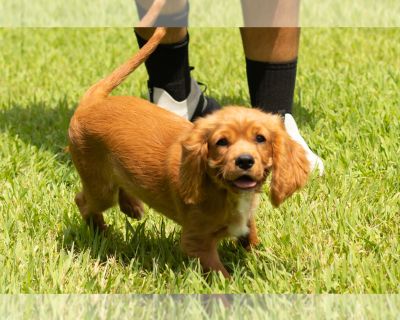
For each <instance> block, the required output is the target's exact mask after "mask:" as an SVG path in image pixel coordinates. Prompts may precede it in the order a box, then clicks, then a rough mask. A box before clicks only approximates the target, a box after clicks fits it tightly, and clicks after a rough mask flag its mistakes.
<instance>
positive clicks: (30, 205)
mask: <svg viewBox="0 0 400 320" xmlns="http://www.w3.org/2000/svg"><path fill="white" fill-rule="evenodd" d="M0 48H1V50H0V70H1V73H0V75H1V76H0V293H399V292H400V290H399V289H400V286H399V283H400V282H399V281H400V243H399V235H400V209H399V208H400V178H399V176H400V172H399V162H400V161H399V152H400V142H399V138H400V108H399V107H400V29H328V28H326V29H304V30H303V31H302V41H301V52H300V60H299V69H298V70H299V72H298V81H297V88H296V98H295V104H296V105H295V118H296V119H297V122H298V125H299V127H300V130H301V132H302V134H303V136H304V137H305V139H306V141H308V142H309V144H310V146H311V147H312V149H313V150H314V151H316V153H317V154H319V155H320V156H321V157H322V158H323V159H324V160H325V161H324V163H325V167H326V175H325V176H324V177H322V178H319V177H313V178H312V179H311V180H310V182H309V183H308V185H307V186H306V187H305V188H304V189H303V190H301V191H300V192H298V193H297V194H295V195H294V196H293V197H291V198H289V199H288V200H287V201H286V202H285V204H283V205H282V206H281V207H280V208H278V209H274V208H273V207H272V206H271V204H270V203H269V200H268V186H266V188H265V194H264V195H263V200H262V203H261V206H260V208H259V210H258V212H257V225H258V229H259V236H260V238H261V243H260V245H259V246H258V247H257V248H256V249H255V250H254V251H253V252H251V253H247V252H245V251H244V250H242V249H240V248H239V247H237V246H236V244H235V242H234V241H231V240H227V241H225V242H223V243H222V244H221V246H220V254H221V258H222V260H223V262H224V264H225V265H226V266H227V267H228V268H229V269H230V270H231V273H232V275H233V277H232V280H231V281H226V280H224V279H223V278H221V277H219V276H218V275H216V274H212V275H210V276H209V277H204V276H203V275H202V273H201V268H200V266H199V263H198V262H197V261H196V260H192V259H189V258H187V257H186V256H185V255H184V254H183V253H181V251H180V249H179V234H180V229H179V227H178V226H176V225H175V224H174V223H172V222H170V221H168V220H167V219H166V218H163V217H161V216H160V215H159V214H158V213H156V212H153V211H152V210H147V215H146V217H145V218H144V219H143V220H142V221H132V220H126V218H125V215H123V214H122V213H120V212H119V211H118V210H117V209H113V210H110V211H109V212H107V214H106V219H107V221H108V223H109V224H110V225H111V226H112V227H111V229H110V231H109V232H108V233H107V234H106V235H99V234H97V233H95V232H93V230H91V229H90V228H88V227H87V226H86V225H84V224H83V223H82V221H81V217H80V215H79V213H78V210H77V208H76V206H75V205H74V203H73V198H74V195H75V193H76V192H77V191H78V190H79V189H80V183H79V179H78V175H77V173H76V172H75V170H74V168H73V166H72V163H71V160H70V158H69V155H68V154H66V153H65V152H64V151H63V150H64V147H65V146H66V143H67V142H66V133H67V128H68V123H69V119H70V117H71V115H72V114H73V112H74V109H75V107H76V105H77V102H78V100H79V97H80V96H81V95H82V94H83V93H84V92H85V90H86V89H87V88H88V87H89V86H90V85H91V84H93V83H94V82H95V81H97V80H98V79H99V78H101V77H103V76H104V75H106V74H108V73H109V72H110V71H111V70H112V69H113V68H114V67H116V66H118V65H119V64H120V63H121V62H122V61H124V60H125V59H126V58H128V57H129V56H130V55H131V54H132V53H133V52H134V51H135V50H136V49H137V45H136V41H135V38H134V36H133V32H132V30H131V29H0ZM190 58H191V64H192V65H194V66H195V67H196V69H195V70H194V71H193V75H194V77H195V78H196V79H198V80H199V81H201V82H205V83H207V85H208V88H209V89H208V94H210V95H212V96H213V97H215V98H216V99H217V100H219V101H221V102H222V103H223V104H241V105H248V104H249V97H248V93H247V83H246V75H245V65H244V57H243V53H242V50H241V43H240V37H239V32H238V30H236V29H193V30H192V32H191V57H190ZM146 78H147V76H146V73H145V69H144V67H141V68H140V69H139V70H137V71H136V72H135V73H134V74H133V75H131V76H130V77H129V78H128V80H126V82H125V83H124V84H123V85H122V86H120V88H118V90H116V92H115V93H116V94H126V95H130V94H132V95H140V96H143V97H145V96H146V94H147V93H146V92H147V91H146Z"/></svg>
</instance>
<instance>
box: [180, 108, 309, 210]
mask: <svg viewBox="0 0 400 320" xmlns="http://www.w3.org/2000/svg"><path fill="white" fill-rule="evenodd" d="M182 150H183V152H182V166H181V169H180V192H181V194H182V197H183V199H184V201H185V202H186V203H191V204H195V203H198V202H200V201H201V200H202V196H203V190H204V188H205V187H206V186H205V181H206V179H208V180H209V181H211V182H212V183H214V184H216V185H218V186H219V187H220V188H224V189H226V190H228V191H229V192H233V193H241V192H250V191H260V189H261V186H262V185H263V183H264V182H265V179H266V178H267V176H268V174H269V172H270V171H272V179H271V191H270V194H271V201H272V203H273V204H274V205H275V206H278V205H279V204H281V203H282V202H283V201H284V200H285V199H286V198H287V197H289V196H290V195H291V194H292V193H293V192H295V191H296V190H297V189H299V188H301V187H302V186H303V185H304V184H305V183H306V181H307V177H308V173H309V163H308V161H307V158H306V156H305V152H304V149H303V148H302V147H301V146H300V145H298V144H297V143H296V142H294V141H293V140H292V139H291V138H290V137H289V136H288V134H287V133H286V131H285V129H284V125H283V121H282V119H281V118H280V117H279V116H277V115H271V114H267V113H264V112H262V111H260V110H257V109H249V108H242V107H225V108H224V109H222V110H220V111H217V112H215V113H213V114H211V115H209V116H207V117H205V118H200V119H199V120H197V121H196V122H195V124H194V127H193V129H192V130H191V132H190V133H189V134H188V135H187V136H186V137H184V139H183V140H182Z"/></svg>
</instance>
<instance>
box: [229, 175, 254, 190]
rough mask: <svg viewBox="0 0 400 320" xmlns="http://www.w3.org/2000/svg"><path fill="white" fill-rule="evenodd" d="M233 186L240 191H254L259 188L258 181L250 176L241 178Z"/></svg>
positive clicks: (233, 182)
mask: <svg viewBox="0 0 400 320" xmlns="http://www.w3.org/2000/svg"><path fill="white" fill-rule="evenodd" d="M232 184H233V185H234V186H235V187H236V188H239V189H244V190H246V189H253V188H255V187H256V186H257V181H256V180H254V179H253V178H252V177H249V176H246V175H245V176H241V177H239V178H237V179H236V180H233V181H232Z"/></svg>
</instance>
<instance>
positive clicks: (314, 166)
mask: <svg viewBox="0 0 400 320" xmlns="http://www.w3.org/2000/svg"><path fill="white" fill-rule="evenodd" d="M284 121H285V128H286V131H287V133H288V134H289V136H290V137H291V138H292V139H293V140H294V141H296V142H297V143H298V144H300V145H301V146H302V147H303V148H304V150H305V151H306V156H307V159H308V161H309V162H310V169H311V171H314V170H318V173H319V175H320V176H322V175H324V171H325V169H324V163H323V162H322V159H321V158H320V157H318V156H317V155H316V154H315V153H314V152H312V151H311V149H310V147H309V146H308V145H307V143H306V142H305V141H304V139H303V137H302V136H301V135H300V132H299V128H297V124H296V121H295V120H294V118H293V116H292V115H291V114H290V113H286V114H285V120H284Z"/></svg>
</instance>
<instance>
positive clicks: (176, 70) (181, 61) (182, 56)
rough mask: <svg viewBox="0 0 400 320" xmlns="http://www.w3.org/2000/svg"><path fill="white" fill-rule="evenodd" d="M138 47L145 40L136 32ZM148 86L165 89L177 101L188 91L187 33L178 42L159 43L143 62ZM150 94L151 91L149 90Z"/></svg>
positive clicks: (187, 93) (185, 95) (184, 97)
mask: <svg viewBox="0 0 400 320" xmlns="http://www.w3.org/2000/svg"><path fill="white" fill-rule="evenodd" d="M136 38H137V40H138V44H139V47H140V48H141V47H142V46H143V45H144V44H145V43H146V40H144V39H143V38H141V37H140V36H139V35H138V34H137V33H136ZM145 65H146V69H147V73H148V75H149V82H148V85H149V88H152V87H157V88H161V89H164V90H166V91H167V92H168V93H169V94H170V95H171V96H172V98H174V99H175V100H177V101H182V100H185V99H186V98H187V97H188V95H189V93H190V68H189V35H186V37H185V39H183V40H182V41H180V42H178V43H173V44H160V45H159V46H158V47H157V49H156V50H155V51H154V52H153V53H152V54H151V55H150V57H149V58H148V59H147V61H146V62H145ZM150 94H151V92H150Z"/></svg>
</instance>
